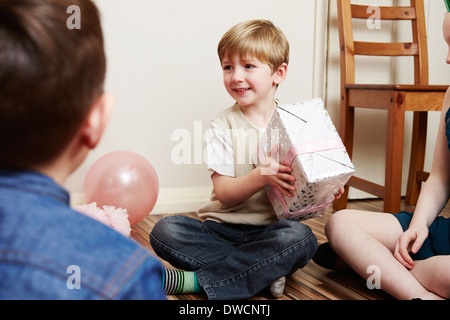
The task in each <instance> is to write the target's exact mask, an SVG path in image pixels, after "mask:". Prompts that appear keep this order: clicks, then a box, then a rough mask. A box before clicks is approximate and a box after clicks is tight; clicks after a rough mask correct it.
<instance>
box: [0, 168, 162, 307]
mask: <svg viewBox="0 0 450 320" xmlns="http://www.w3.org/2000/svg"><path fill="white" fill-rule="evenodd" d="M161 278H162V265H161V264H160V263H159V261H157V260H156V258H155V257H153V256H152V255H151V254H150V253H149V251H147V250H146V249H145V248H143V247H141V246H140V245H139V244H138V243H136V242H135V241H133V240H131V239H128V238H126V237H124V236H122V235H121V234H119V233H117V232H115V231H114V230H112V229H110V228H109V227H106V226H104V225H103V224H101V223H99V222H97V221H94V220H92V219H90V218H88V217H85V216H84V215H82V214H80V213H78V212H76V211H73V210H72V209H71V208H70V206H69V194H68V193H67V191H65V190H64V189H63V188H61V187H60V186H58V185H57V184H56V183H55V182H54V181H53V180H52V179H50V178H49V177H47V176H45V175H42V174H38V173H34V172H14V171H5V170H1V169H0V299H165V295H164V291H163V289H162V287H161Z"/></svg>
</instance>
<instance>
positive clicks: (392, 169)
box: [384, 92, 405, 213]
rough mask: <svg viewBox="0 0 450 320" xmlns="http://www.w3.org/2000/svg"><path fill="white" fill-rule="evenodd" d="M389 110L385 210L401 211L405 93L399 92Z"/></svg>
mask: <svg viewBox="0 0 450 320" xmlns="http://www.w3.org/2000/svg"><path fill="white" fill-rule="evenodd" d="M394 99H395V102H394V103H393V104H392V105H391V106H390V108H389V110H388V129H387V150H386V178H385V189H384V211H385V212H392V213H396V212H399V211H400V202H401V188H402V162H403V136H404V124H405V108H404V104H403V102H404V94H403V93H402V92H397V93H396V94H395V98H394Z"/></svg>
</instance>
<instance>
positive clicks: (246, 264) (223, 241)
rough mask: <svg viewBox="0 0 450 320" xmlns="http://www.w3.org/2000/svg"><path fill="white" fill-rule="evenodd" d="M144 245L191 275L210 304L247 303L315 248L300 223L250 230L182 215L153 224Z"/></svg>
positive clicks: (311, 236) (314, 241)
mask: <svg viewBox="0 0 450 320" xmlns="http://www.w3.org/2000/svg"><path fill="white" fill-rule="evenodd" d="M150 243H151V245H152V247H153V249H154V250H155V252H156V254H157V255H159V256H160V257H161V258H162V259H164V260H166V261H168V262H170V263H171V264H172V265H173V266H174V267H176V268H179V269H184V270H195V272H196V274H197V278H198V281H199V283H200V285H201V286H202V287H203V289H204V290H205V292H206V294H207V296H208V298H209V299H211V300H215V299H219V300H224V299H246V298H250V297H252V296H254V295H255V294H257V293H258V292H260V291H261V290H262V289H264V288H266V287H267V286H269V285H270V284H271V283H272V282H274V281H275V280H276V279H278V278H280V277H282V276H285V275H288V274H290V273H293V272H295V271H296V270H297V269H298V268H301V267H303V266H305V265H306V264H307V263H308V261H309V260H310V259H311V258H312V256H313V255H314V253H315V252H316V249H317V239H316V237H315V236H314V234H313V233H312V231H311V229H310V228H309V227H308V226H306V225H304V224H302V223H300V222H296V221H290V220H280V221H277V222H275V223H273V224H271V225H269V226H252V225H240V224H226V223H218V222H214V221H210V220H206V221H201V220H198V219H194V218H190V217H186V216H182V215H175V216H167V217H165V218H163V219H161V220H159V221H158V222H157V223H156V225H155V227H154V228H153V230H152V232H151V234H150Z"/></svg>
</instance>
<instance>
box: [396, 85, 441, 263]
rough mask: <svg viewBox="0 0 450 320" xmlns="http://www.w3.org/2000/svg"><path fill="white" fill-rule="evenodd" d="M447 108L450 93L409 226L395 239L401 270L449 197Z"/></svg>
mask: <svg viewBox="0 0 450 320" xmlns="http://www.w3.org/2000/svg"><path fill="white" fill-rule="evenodd" d="M449 106H450V89H449V90H448V91H447V94H446V96H445V99H444V104H443V107H442V113H441V119H440V124H439V130H438V136H437V139H436V146H435V151H434V156H433V165H432V168H431V173H430V177H429V178H428V180H427V181H426V183H425V184H424V186H423V188H422V190H421V192H420V195H419V200H418V202H417V206H416V209H415V212H414V216H413V218H412V220H411V223H410V226H409V228H408V230H407V231H405V233H403V235H402V236H401V237H400V238H399V240H398V242H397V246H396V249H395V252H394V256H395V257H396V258H397V260H399V261H400V262H401V263H402V264H403V265H404V266H405V267H407V268H409V269H412V268H413V267H414V262H413V260H412V259H411V256H410V255H409V252H410V251H411V252H412V253H417V252H418V251H419V249H420V248H421V247H422V244H423V242H424V241H425V239H426V238H427V237H428V227H429V226H430V225H431V224H432V223H433V221H434V220H435V219H436V217H437V216H438V215H439V214H440V212H441V211H442V209H443V208H444V207H445V205H446V204H447V202H448V199H449V196H450V187H449V186H450V152H449V150H448V144H447V138H446V135H445V115H446V113H447V110H448V108H449Z"/></svg>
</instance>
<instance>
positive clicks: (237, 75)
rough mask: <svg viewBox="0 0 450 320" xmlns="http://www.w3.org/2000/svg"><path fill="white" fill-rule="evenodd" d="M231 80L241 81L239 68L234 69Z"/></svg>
mask: <svg viewBox="0 0 450 320" xmlns="http://www.w3.org/2000/svg"><path fill="white" fill-rule="evenodd" d="M232 80H233V81H235V82H241V81H243V73H242V72H241V71H240V70H239V69H236V70H234V72H233V77H232Z"/></svg>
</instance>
